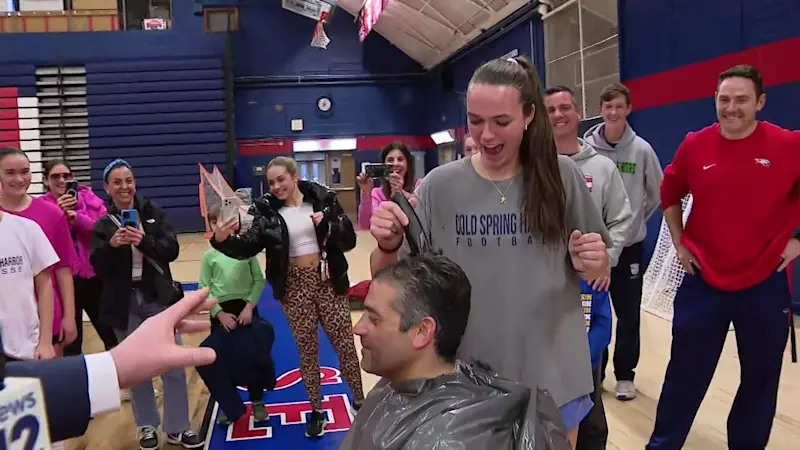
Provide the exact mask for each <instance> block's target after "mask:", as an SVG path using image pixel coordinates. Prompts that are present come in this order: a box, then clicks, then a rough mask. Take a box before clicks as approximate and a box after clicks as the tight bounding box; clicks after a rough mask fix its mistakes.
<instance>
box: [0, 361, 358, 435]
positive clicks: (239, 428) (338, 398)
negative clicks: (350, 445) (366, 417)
mask: <svg viewBox="0 0 800 450" xmlns="http://www.w3.org/2000/svg"><path fill="white" fill-rule="evenodd" d="M302 380H303V377H302V375H301V374H300V369H292V370H290V371H288V372H286V373H284V374H283V375H281V376H280V377H278V379H277V382H276V384H275V390H276V391H279V390H283V389H287V388H290V387H292V386H294V385H296V384H298V383H300V382H301V381H302ZM343 382H344V380H343V378H342V373H341V372H340V371H339V369H336V368H333V367H320V384H321V385H323V386H326V385H333V384H341V383H343ZM239 390H241V391H244V392H246V391H247V388H246V387H242V386H239ZM349 404H350V400H349V399H348V397H347V394H330V395H323V396H322V410H323V412H324V413H325V415H326V422H327V423H326V425H325V429H324V430H323V433H333V432H341V431H347V430H349V429H350V427H351V426H352V425H353V416H352V414H351V412H350V408H349ZM265 406H266V407H267V413H268V414H269V415H270V423H269V424H264V425H263V426H260V425H259V424H258V423H256V422H255V421H254V419H253V416H252V410H251V408H250V402H245V407H246V408H247V412H246V413H245V414H244V415H243V416H242V417H240V418H239V419H238V420H237V421H235V422H234V423H232V424H231V425H230V426H229V427H228V432H227V436H226V440H227V441H244V440H250V439H270V438H272V426H273V425H275V422H276V419H279V421H280V424H281V425H284V426H285V425H299V424H304V423H306V419H307V417H308V415H309V414H311V411H312V408H311V403H309V402H308V401H292V402H281V403H266V405H265ZM0 450H2V449H0Z"/></svg>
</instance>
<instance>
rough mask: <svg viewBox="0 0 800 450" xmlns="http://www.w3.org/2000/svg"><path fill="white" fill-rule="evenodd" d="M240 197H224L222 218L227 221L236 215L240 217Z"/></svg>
mask: <svg viewBox="0 0 800 450" xmlns="http://www.w3.org/2000/svg"><path fill="white" fill-rule="evenodd" d="M237 200H238V197H226V198H223V199H222V210H221V211H220V212H221V213H222V220H223V222H227V221H229V220H231V219H233V218H234V217H236V218H238V217H239V205H237Z"/></svg>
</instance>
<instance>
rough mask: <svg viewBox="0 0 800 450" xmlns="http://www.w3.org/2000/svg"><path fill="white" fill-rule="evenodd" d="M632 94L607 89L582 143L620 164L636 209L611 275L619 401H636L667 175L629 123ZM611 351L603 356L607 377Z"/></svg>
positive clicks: (612, 87)
mask: <svg viewBox="0 0 800 450" xmlns="http://www.w3.org/2000/svg"><path fill="white" fill-rule="evenodd" d="M630 113H631V94H630V91H629V90H628V88H627V87H625V86H624V85H622V84H621V83H613V84H610V85H608V86H606V87H605V88H604V89H603V91H602V92H601V93H600V114H601V115H602V116H603V123H600V124H598V125H595V126H594V127H592V128H590V129H589V130H587V131H586V133H585V134H584V136H583V139H584V140H585V141H586V142H587V143H588V144H589V145H591V146H592V147H594V149H595V150H597V152H598V153H600V154H601V155H603V156H606V157H608V158H609V159H611V160H612V161H614V163H616V165H617V168H618V169H619V173H620V174H621V175H622V181H623V182H624V183H625V191H626V192H627V194H628V199H629V200H630V204H631V210H632V211H633V224H632V227H631V229H630V233H629V234H628V239H627V240H626V242H625V246H624V249H623V250H622V253H621V254H620V255H619V262H618V264H617V267H615V268H614V269H612V271H611V302H612V303H613V305H614V310H615V312H616V313H617V336H616V341H615V344H614V374H615V376H616V378H617V386H616V393H617V399H619V400H632V399H634V398H635V397H636V385H635V384H634V382H633V379H634V369H635V368H636V365H637V364H638V363H639V321H640V314H641V313H640V308H641V304H642V276H643V275H644V271H645V266H644V263H643V262H644V261H643V260H644V244H643V241H644V238H645V236H646V235H647V219H649V218H650V216H651V215H652V214H653V212H655V210H656V209H657V208H658V205H659V204H660V202H661V200H660V198H661V197H660V186H661V180H662V178H663V177H664V172H663V170H662V169H661V163H660V162H659V160H658V156H657V155H656V152H655V151H654V150H653V147H651V146H650V144H649V143H648V142H647V141H645V140H644V139H642V138H641V137H639V136H637V135H636V133H635V132H634V131H633V128H631V126H630V124H629V123H628V120H627V118H628V115H629V114H630ZM607 363H608V352H607V351H606V353H605V354H604V355H603V376H604V378H605V366H606V364H607Z"/></svg>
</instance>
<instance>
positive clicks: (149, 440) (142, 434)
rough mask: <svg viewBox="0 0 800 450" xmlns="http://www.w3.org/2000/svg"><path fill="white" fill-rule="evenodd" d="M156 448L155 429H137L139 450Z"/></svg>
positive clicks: (156, 437) (154, 449)
mask: <svg viewBox="0 0 800 450" xmlns="http://www.w3.org/2000/svg"><path fill="white" fill-rule="evenodd" d="M157 448H158V431H157V430H156V429H155V427H142V428H139V450H156V449H157Z"/></svg>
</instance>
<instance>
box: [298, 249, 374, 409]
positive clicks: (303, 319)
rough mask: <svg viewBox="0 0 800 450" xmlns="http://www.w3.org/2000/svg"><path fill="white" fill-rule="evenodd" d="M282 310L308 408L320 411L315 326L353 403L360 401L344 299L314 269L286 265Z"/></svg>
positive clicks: (358, 371)
mask: <svg viewBox="0 0 800 450" xmlns="http://www.w3.org/2000/svg"><path fill="white" fill-rule="evenodd" d="M283 311H284V312H285V313H286V318H287V319H288V320H289V327H290V328H291V329H292V334H294V340H295V342H296V343H297V348H298V350H299V352H300V374H301V375H302V376H303V384H305V386H306V393H307V394H308V400H309V401H310V402H311V406H312V407H313V408H314V409H315V410H321V409H322V402H321V398H320V381H319V379H320V372H319V333H318V330H319V326H318V325H317V324H318V323H320V322H321V323H322V328H323V330H325V334H327V335H328V339H329V340H330V341H331V344H333V348H334V349H335V350H336V354H337V355H339V364H340V366H341V372H342V375H344V378H345V380H347V384H348V385H350V389H351V390H352V391H353V395H354V396H355V399H356V401H361V400H363V399H364V389H363V387H362V385H361V366H360V365H359V361H358V354H357V353H356V346H355V342H354V341H353V323H352V322H351V320H350V307H349V304H348V303H347V297H346V296H344V295H336V294H335V293H334V291H333V286H331V283H330V282H328V281H322V277H321V276H320V272H319V269H318V268H317V267H301V266H296V265H294V264H290V265H289V269H288V272H287V274H286V295H285V296H284V299H283Z"/></svg>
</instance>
